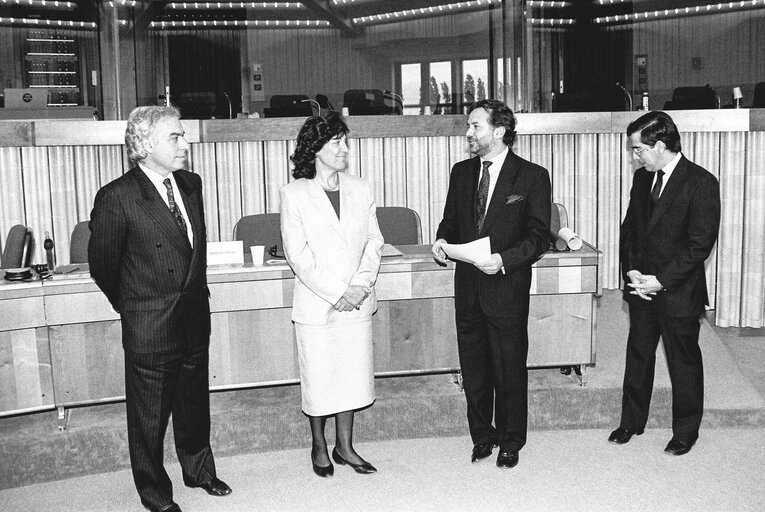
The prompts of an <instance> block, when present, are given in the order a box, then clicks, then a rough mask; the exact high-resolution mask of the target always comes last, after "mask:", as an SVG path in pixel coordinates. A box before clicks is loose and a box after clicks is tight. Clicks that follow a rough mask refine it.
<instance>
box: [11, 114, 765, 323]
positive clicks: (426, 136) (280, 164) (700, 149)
mask: <svg viewBox="0 0 765 512" xmlns="http://www.w3.org/2000/svg"><path fill="white" fill-rule="evenodd" d="M641 114H642V112H582V113H549V114H518V116H517V118H518V126H517V131H518V136H517V138H516V141H515V144H514V147H513V151H514V152H515V153H517V154H518V155H520V156H521V157H523V158H526V159H529V160H531V161H533V162H535V163H537V164H539V165H541V166H543V167H545V168H546V169H547V170H548V171H549V172H550V178H551V181H552V195H553V200H554V201H555V202H557V203H561V204H563V205H564V206H565V207H566V209H567V210H568V217H569V227H571V228H572V229H573V230H574V231H575V232H577V233H578V234H579V235H581V236H582V238H584V239H585V240H590V241H592V242H593V244H594V245H595V246H597V247H598V248H599V249H600V250H601V251H602V252H603V280H602V286H603V287H604V288H609V289H615V288H618V287H619V285H620V280H621V274H620V272H619V251H618V245H619V242H618V240H619V225H620V223H621V220H622V219H623V218H624V214H625V211H626V208H627V202H628V200H629V189H630V186H631V179H632V173H633V171H634V169H635V167H636V162H635V161H634V159H633V156H632V154H631V151H629V150H628V148H627V137H626V135H625V133H624V130H625V129H626V127H627V125H628V124H629V122H630V121H632V120H634V119H635V118H637V117H638V116H640V115H641ZM670 114H671V115H672V117H673V119H675V121H676V122H677V125H678V127H679V129H680V132H681V140H682V148H683V153H684V154H685V155H686V156H687V157H688V158H689V159H691V160H693V161H694V162H695V163H697V164H699V165H701V166H702V167H704V168H705V169H708V170H709V171H710V172H711V173H713V174H714V175H715V176H717V177H718V179H719V180H720V192H721V199H722V204H723V209H722V219H721V226H720V236H719V241H718V243H717V245H716V247H715V249H714V250H713V252H712V255H711V256H710V258H709V260H708V262H707V283H708V287H709V289H708V292H709V297H710V300H711V304H710V307H711V308H712V309H714V310H715V321H716V323H717V324H718V325H720V326H722V327H730V326H734V327H755V328H756V327H763V326H765V278H764V277H763V276H765V261H764V260H763V258H762V252H763V248H765V179H763V176H764V175H765V174H764V173H765V109H721V110H688V111H672V112H670ZM465 121H466V117H465V116H463V115H444V116H379V117H374V116H351V117H350V118H348V123H349V126H350V130H351V132H350V139H349V147H350V157H349V168H348V173H350V174H353V175H359V176H362V177H364V178H365V179H366V180H368V181H369V182H370V184H371V186H372V188H373V190H374V193H375V201H376V203H377V206H406V207H408V208H411V209H413V210H415V211H416V212H417V213H418V214H419V216H420V219H421V223H422V240H423V243H426V244H428V243H432V242H433V240H434V236H435V233H436V230H437V226H438V223H439V222H440V220H441V217H442V215H443V208H444V202H445V200H446V192H447V190H448V184H449V170H450V169H451V167H452V165H454V163H456V162H458V161H460V160H463V159H465V158H467V157H469V156H470V154H469V152H468V147H467V144H466V141H465V136H464V134H465ZM302 122H303V119H301V118H282V119H279V118H275V119H244V120H239V119H236V120H202V121H200V120H183V126H184V129H185V131H186V137H187V139H188V140H189V142H190V144H191V149H190V151H189V162H188V166H189V168H190V169H192V170H193V171H194V172H197V173H198V174H199V175H200V177H201V178H202V181H203V187H204V188H203V193H204V199H205V218H206V221H207V236H208V240H210V241H227V240H232V239H233V235H232V232H233V227H234V224H235V223H236V222H237V221H238V220H239V219H240V218H241V217H242V216H244V215H252V214H258V213H277V212H278V211H279V208H280V205H279V189H280V188H281V187H283V186H284V185H285V184H286V183H288V182H289V181H290V179H291V178H290V173H291V164H290V160H289V157H290V154H291V153H292V152H293V151H294V147H295V142H294V141H295V138H296V136H297V133H298V130H299V128H300V126H301V124H302ZM125 124H126V122H125V121H0V186H1V187H2V189H3V191H4V198H3V206H2V208H0V236H2V235H3V234H5V233H7V232H8V230H9V229H10V227H11V226H12V225H13V224H17V223H22V224H26V225H28V226H29V227H30V228H31V229H32V231H33V234H34V236H35V237H36V239H37V240H40V239H42V238H43V237H44V234H45V232H46V231H47V232H50V233H51V234H52V235H53V239H54V240H55V242H56V249H57V251H58V261H59V263H67V262H68V261H69V240H70V237H71V232H72V230H73V229H74V227H75V225H76V224H77V222H79V221H83V220H87V219H88V218H89V215H90V210H91V208H92V205H93V199H94V197H95V194H96V192H97V191H98V189H99V188H100V187H101V186H103V185H104V184H106V183H107V182H109V181H111V180H112V179H114V178H116V177H118V176H120V175H121V174H122V173H123V172H125V171H126V170H127V169H128V168H129V163H128V161H127V156H126V151H125V148H124V146H123V139H124V130H125ZM34 261H35V262H43V261H45V255H44V252H43V249H42V244H41V243H37V245H36V249H35V253H34Z"/></svg>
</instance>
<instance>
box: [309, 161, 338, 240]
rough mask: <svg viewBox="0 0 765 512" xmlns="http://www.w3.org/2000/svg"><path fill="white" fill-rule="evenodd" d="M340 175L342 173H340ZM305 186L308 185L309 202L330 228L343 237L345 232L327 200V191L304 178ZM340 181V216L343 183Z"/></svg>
mask: <svg viewBox="0 0 765 512" xmlns="http://www.w3.org/2000/svg"><path fill="white" fill-rule="evenodd" d="M341 176H342V175H341ZM306 182H307V186H308V195H309V196H310V198H311V203H312V204H314V205H315V206H316V209H317V210H319V214H320V215H321V216H322V217H324V220H325V221H326V222H327V224H328V225H330V226H332V228H333V229H334V230H335V231H337V232H338V233H340V234H341V235H342V236H343V237H345V233H344V232H343V227H342V226H341V225H340V219H338V218H337V214H336V213H335V209H334V208H332V203H330V202H329V198H328V197H327V193H326V192H324V189H323V188H321V185H319V183H318V182H317V181H316V180H315V179H311V180H306ZM339 183H340V190H341V192H340V216H341V217H342V216H343V188H345V187H343V184H342V180H341V181H340V182H339Z"/></svg>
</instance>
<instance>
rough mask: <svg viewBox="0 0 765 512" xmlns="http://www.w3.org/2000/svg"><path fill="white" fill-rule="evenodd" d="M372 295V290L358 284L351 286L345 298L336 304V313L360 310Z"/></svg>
mask: <svg viewBox="0 0 765 512" xmlns="http://www.w3.org/2000/svg"><path fill="white" fill-rule="evenodd" d="M370 293H372V290H371V289H370V288H367V287H365V286H359V285H357V284H351V285H349V286H348V288H347V289H346V290H345V293H343V296H342V297H340V300H338V301H337V303H336V304H335V306H334V307H335V311H353V310H354V309H359V308H360V307H361V305H362V304H363V303H364V300H365V299H366V298H367V297H369V294H370Z"/></svg>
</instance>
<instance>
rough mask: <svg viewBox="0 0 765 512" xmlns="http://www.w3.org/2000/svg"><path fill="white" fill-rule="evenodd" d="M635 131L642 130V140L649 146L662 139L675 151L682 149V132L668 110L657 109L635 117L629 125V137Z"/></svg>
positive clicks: (669, 148) (668, 147)
mask: <svg viewBox="0 0 765 512" xmlns="http://www.w3.org/2000/svg"><path fill="white" fill-rule="evenodd" d="M635 132H640V141H641V142H642V143H643V144H645V145H647V146H651V147H653V146H654V145H655V144H656V143H657V142H658V141H662V142H663V143H664V145H665V146H667V149H668V150H670V151H672V152H673V153H679V152H680V151H681V149H682V147H681V145H680V132H678V131H677V126H676V125H675V122H674V121H673V120H672V118H671V117H669V114H667V113H666V112H662V111H660V110H656V111H653V112H648V113H647V114H645V115H642V116H640V117H639V118H637V119H635V120H634V121H632V122H631V123H630V124H629V126H628V127H627V137H629V136H631V135H632V134H633V133H635Z"/></svg>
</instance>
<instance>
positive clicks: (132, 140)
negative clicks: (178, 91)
mask: <svg viewBox="0 0 765 512" xmlns="http://www.w3.org/2000/svg"><path fill="white" fill-rule="evenodd" d="M180 118H181V113H180V112H179V111H178V109H177V108H175V107H157V106H148V107H136V108H134V109H133V111H132V112H131V113H130V116H128V122H127V129H126V130H125V146H127V152H128V158H130V161H131V162H133V163H134V164H135V163H138V162H140V161H142V160H143V159H145V158H146V156H147V153H146V149H145V148H144V146H143V143H144V142H145V141H147V140H148V139H149V138H150V137H151V136H152V135H154V127H155V126H156V125H157V123H159V122H160V121H162V120H164V119H180Z"/></svg>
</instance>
